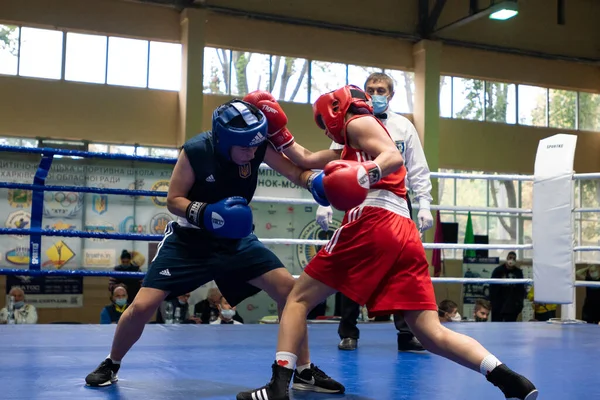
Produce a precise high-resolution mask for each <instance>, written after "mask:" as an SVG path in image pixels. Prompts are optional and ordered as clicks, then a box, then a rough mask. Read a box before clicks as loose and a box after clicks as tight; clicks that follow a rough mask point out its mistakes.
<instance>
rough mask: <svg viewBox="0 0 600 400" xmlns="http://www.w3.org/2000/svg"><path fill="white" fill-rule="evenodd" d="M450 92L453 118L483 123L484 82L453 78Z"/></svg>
mask: <svg viewBox="0 0 600 400" xmlns="http://www.w3.org/2000/svg"><path fill="white" fill-rule="evenodd" d="M452 90H453V93H452V101H453V103H454V104H453V109H454V118H461V119H472V120H475V121H483V108H484V82H483V81H480V80H476V79H466V78H456V77H454V78H452Z"/></svg>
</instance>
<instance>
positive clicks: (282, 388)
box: [236, 363, 294, 400]
mask: <svg viewBox="0 0 600 400" xmlns="http://www.w3.org/2000/svg"><path fill="white" fill-rule="evenodd" d="M272 368H273V376H272V378H271V381H270V382H269V383H267V384H266V385H265V386H263V387H260V388H258V389H254V390H251V391H248V392H240V393H238V395H237V396H236V399H237V400H256V399H265V400H266V399H268V400H290V381H291V380H292V375H293V374H294V370H292V369H289V368H285V367H282V366H280V365H277V363H273V366H272Z"/></svg>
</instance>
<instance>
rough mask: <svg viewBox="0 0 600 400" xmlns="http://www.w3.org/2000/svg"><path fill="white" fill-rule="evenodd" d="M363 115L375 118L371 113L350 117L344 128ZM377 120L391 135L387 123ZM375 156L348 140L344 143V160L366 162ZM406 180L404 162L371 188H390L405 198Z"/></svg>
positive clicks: (389, 189)
mask: <svg viewBox="0 0 600 400" xmlns="http://www.w3.org/2000/svg"><path fill="white" fill-rule="evenodd" d="M361 117H372V118H375V117H374V116H372V115H370V114H362V115H355V116H353V117H352V118H350V119H349V120H348V121H346V124H345V125H344V130H346V129H347V128H348V124H349V123H350V121H352V120H354V119H356V118H361ZM375 121H377V122H378V123H379V125H381V127H382V128H383V129H385V133H387V135H388V136H390V133H389V132H388V130H387V129H386V128H385V125H383V124H382V123H381V121H380V120H378V119H377V118H375ZM346 138H347V135H346ZM390 140H391V136H390ZM373 158H374V157H371V156H370V155H368V154H367V153H366V152H364V151H362V150H358V149H355V148H353V147H350V145H349V144H348V140H346V144H345V145H344V149H343V150H342V160H348V161H358V162H365V161H372V160H373ZM405 180H406V167H405V166H404V164H403V165H402V166H401V167H400V168H398V169H397V170H396V171H394V172H392V173H391V174H389V175H387V176H386V177H384V178H383V179H381V180H380V181H379V182H377V183H376V184H375V185H373V186H371V189H382V190H388V191H390V192H392V193H394V194H395V195H396V196H400V197H402V198H403V199H406V186H405V185H404V182H405Z"/></svg>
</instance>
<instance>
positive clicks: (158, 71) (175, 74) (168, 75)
mask: <svg viewBox="0 0 600 400" xmlns="http://www.w3.org/2000/svg"><path fill="white" fill-rule="evenodd" d="M149 73H150V75H149V77H148V87H149V88H150V89H162V90H176V91H178V90H180V89H181V45H180V44H176V43H162V42H150V65H149Z"/></svg>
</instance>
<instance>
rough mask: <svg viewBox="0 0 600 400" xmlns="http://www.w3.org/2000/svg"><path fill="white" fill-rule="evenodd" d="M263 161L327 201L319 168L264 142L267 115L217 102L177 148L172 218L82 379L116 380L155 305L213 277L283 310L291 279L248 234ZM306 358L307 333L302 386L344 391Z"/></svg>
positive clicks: (236, 293)
mask: <svg viewBox="0 0 600 400" xmlns="http://www.w3.org/2000/svg"><path fill="white" fill-rule="evenodd" d="M262 162H265V163H267V164H268V165H269V166H270V167H271V168H273V169H274V170H275V171H277V172H279V173H280V174H282V175H283V176H285V177H286V178H288V179H289V180H290V181H292V182H293V183H295V184H296V185H298V186H302V187H305V188H307V189H308V190H309V191H311V193H313V196H314V197H315V200H317V201H318V202H319V204H324V205H329V203H328V202H327V199H326V196H325V192H324V190H323V185H322V172H313V171H306V170H303V169H300V168H299V167H298V166H296V165H295V164H293V163H292V162H291V161H289V160H288V159H287V158H286V157H285V156H283V155H282V154H281V153H279V152H277V151H276V150H274V149H273V147H271V146H269V145H268V140H267V120H266V118H265V115H264V114H263V113H262V112H261V111H260V110H259V109H258V108H256V107H255V106H253V105H252V104H250V103H246V102H243V101H241V100H232V101H230V102H227V103H225V104H223V105H221V106H219V107H218V108H217V109H216V110H215V111H214V113H213V119H212V130H211V131H210V132H204V133H201V134H199V135H197V136H195V137H193V138H192V139H190V140H188V141H187V142H186V143H185V144H184V145H183V147H182V149H181V152H180V154H179V158H178V160H177V164H176V165H175V168H174V169H173V174H172V176H171V180H170V183H169V191H168V195H167V208H168V210H169V211H170V212H171V213H172V214H174V215H176V216H177V220H176V221H173V222H170V223H169V224H168V225H167V227H166V229H165V234H164V237H163V239H162V241H161V242H160V244H159V245H158V248H157V253H156V256H155V257H154V259H153V260H152V262H151V264H150V266H149V268H148V272H147V273H146V277H145V278H144V282H143V284H142V288H141V289H140V291H139V292H138V294H137V296H136V297H135V299H134V301H133V303H132V304H131V305H130V306H129V308H128V309H127V310H126V311H125V312H124V313H123V315H122V316H121V318H120V320H119V323H118V325H117V329H116V332H115V336H114V339H113V343H112V348H111V351H110V354H109V355H108V357H106V359H105V360H104V361H102V363H101V364H100V365H99V366H98V367H97V368H96V369H95V370H94V371H93V372H91V373H90V374H89V375H88V376H87V377H86V383H87V385H89V386H109V385H111V384H112V383H115V382H117V380H118V378H117V372H118V371H119V368H120V365H121V360H122V359H123V357H124V356H125V355H126V354H127V352H128V351H129V350H130V349H131V347H132V346H133V345H134V344H135V342H136V341H137V340H138V339H139V338H140V336H141V334H142V332H143V330H144V326H145V325H146V323H148V321H150V319H151V318H152V316H153V315H154V314H155V313H156V310H157V309H158V308H159V306H160V304H161V303H162V302H163V301H164V300H165V299H171V298H174V297H177V296H179V295H181V294H184V293H187V292H191V291H193V290H195V289H196V288H198V287H199V286H202V285H203V284H205V283H207V282H210V281H212V280H214V281H215V282H216V284H217V286H218V287H219V289H220V290H221V293H222V294H223V296H224V297H225V298H226V299H227V301H228V302H229V304H231V305H232V306H235V305H236V304H239V303H240V302H241V301H242V300H244V299H246V298H248V297H250V296H253V295H255V294H257V293H258V292H260V291H261V290H264V291H265V292H267V294H268V295H269V296H270V297H271V298H273V300H275V301H276V302H277V304H278V307H279V312H280V313H281V311H282V310H283V307H284V306H285V302H286V299H287V296H288V294H289V293H290V291H291V290H292V287H293V285H294V278H293V277H292V275H291V274H290V273H289V272H288V270H287V269H286V268H285V267H284V265H283V264H282V263H281V261H280V260H279V259H278V258H277V257H276V256H275V254H273V253H272V252H271V251H270V250H269V249H267V248H266V247H265V246H264V245H263V244H262V243H261V242H260V241H259V240H258V238H257V237H256V235H254V234H253V233H252V231H253V223H252V222H253V220H252V209H251V208H250V206H249V203H250V201H251V200H252V197H253V196H254V192H255V191H256V186H257V184H258V169H259V167H260V165H261V163H262ZM309 357H310V356H309V352H308V340H307V338H305V339H304V344H303V351H302V352H301V355H300V356H299V358H298V363H297V365H298V368H297V371H298V373H299V376H300V373H301V378H299V379H301V380H302V381H303V382H304V383H303V385H301V389H302V390H310V391H318V392H323V391H327V392H329V393H343V392H344V387H343V386H342V385H341V384H339V383H338V382H336V381H334V380H333V379H331V378H330V377H328V376H327V375H326V374H325V373H323V371H321V370H320V369H319V368H318V367H316V366H315V365H314V364H312V363H311V362H310V358H309ZM313 378H314V379H313Z"/></svg>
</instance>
